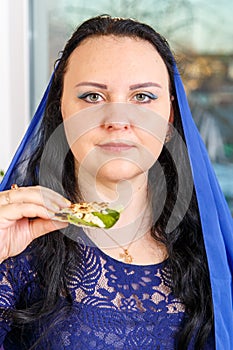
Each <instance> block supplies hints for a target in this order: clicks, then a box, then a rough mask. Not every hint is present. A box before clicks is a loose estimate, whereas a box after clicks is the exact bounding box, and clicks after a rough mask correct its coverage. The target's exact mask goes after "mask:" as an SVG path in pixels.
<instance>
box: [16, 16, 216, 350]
mask: <svg viewBox="0 0 233 350" xmlns="http://www.w3.org/2000/svg"><path fill="white" fill-rule="evenodd" d="M103 35H114V36H127V37H132V38H140V39H142V40H146V41H148V42H150V43H151V44H152V45H153V46H154V47H155V49H156V50H157V52H158V53H159V54H160V56H161V57H162V59H163V61H164V63H165V65H166V67H167V70H168V73H169V78H170V89H171V95H173V96H174V101H173V108H174V114H175V121H174V127H175V129H176V131H177V134H178V135H179V137H181V138H182V140H183V142H185V140H184V135H183V129H182V122H181V117H180V113H179V107H178V104H177V99H176V92H175V87H174V57H173V55H172V53H171V50H170V48H169V45H168V43H167V41H166V40H165V38H163V37H162V36H161V35H160V34H158V33H157V32H156V31H154V30H153V29H152V28H151V27H149V26H148V25H146V24H142V23H139V22H137V21H134V20H132V19H119V18H111V17H110V16H105V15H104V16H98V17H95V18H92V19H90V20H87V21H86V22H84V23H83V24H82V25H81V26H79V27H78V29H77V30H76V31H75V32H74V34H73V35H72V37H71V38H70V40H69V41H68V42H67V44H66V46H65V48H64V51H63V52H62V56H61V58H60V59H59V60H58V61H57V64H56V69H55V73H54V77H53V80H52V83H51V88H50V92H49V96H48V101H47V106H46V110H45V114H44V118H43V121H42V124H41V128H40V131H39V132H38V147H37V149H36V151H35V152H34V154H33V156H32V157H31V159H30V161H29V164H28V173H27V176H26V179H30V184H34V185H36V184H40V185H43V186H47V187H50V188H52V189H54V190H56V191H58V192H60V193H62V194H64V195H65V196H66V197H68V198H69V199H70V200H72V201H75V200H77V199H78V198H80V195H79V191H78V186H77V183H76V180H75V174H74V159H73V155H72V153H71V152H70V151H69V147H68V144H67V141H66V138H65V134H64V130H63V127H62V115H61V111H60V101H61V96H62V91H63V78H64V74H65V72H66V69H67V65H68V61H69V57H70V55H71V53H72V52H73V50H74V49H75V48H76V47H77V46H78V45H79V44H80V43H81V42H82V41H83V40H85V39H86V38H89V37H91V36H92V37H94V36H103ZM57 128H58V129H59V128H60V129H59V134H58V138H56V140H57V142H55V143H54V144H52V147H51V150H52V151H51V152H48V154H46V156H45V157H43V152H44V149H45V147H46V145H47V143H48V140H49V139H50V136H51V135H52V134H53V132H54V130H56V129H57ZM58 141H59V142H58ZM169 147H170V148H169ZM169 147H163V150H162V152H161V155H160V157H159V159H158V162H156V164H155V165H154V166H153V167H152V168H151V169H150V172H149V184H148V186H149V190H150V193H151V198H152V205H153V209H154V212H155V213H157V212H159V210H160V208H159V204H160V205H161V203H158V202H159V201H158V198H160V196H162V195H163V193H165V192H164V191H166V198H165V200H164V206H163V210H162V212H161V213H160V214H159V216H158V217H157V216H156V215H155V222H154V223H153V227H152V235H153V237H154V238H155V239H156V240H160V241H162V242H163V243H164V244H165V245H166V247H167V250H168V254H169V259H168V264H169V267H170V270H171V275H172V290H173V292H174V295H175V296H176V297H178V298H179V299H180V300H181V301H182V302H183V303H184V305H185V308H186V312H187V316H188V317H187V320H186V322H185V323H184V325H183V327H182V329H181V331H180V333H179V334H178V336H177V344H178V345H177V349H180V350H181V349H182V350H184V349H187V347H188V344H189V343H190V341H191V339H192V338H194V342H195V349H198V350H200V349H201V348H202V347H203V346H204V344H205V343H206V341H207V338H208V336H209V335H210V333H211V332H212V331H213V306H212V296H211V287H210V279H209V272H208V264H207V258H206V252H205V247H204V242H203V236H202V229H201V224H200V218H199V211H198V206H197V200H196V195H195V189H194V188H193V189H192V196H191V200H190V202H189V203H188V205H187V203H184V202H183V199H182V198H180V199H177V198H178V196H177V193H178V190H179V176H183V177H184V179H185V178H187V179H189V180H190V178H192V176H191V171H190V164H189V159H188V155H187V153H186V152H185V151H184V147H181V146H180V143H179V142H177V137H176V136H174V138H173V140H172V141H171V143H170V145H169ZM172 147H173V149H174V148H175V149H176V152H178V154H179V155H180V157H179V158H180V160H179V164H177V163H176V164H175V162H174V160H173V159H172V152H171V149H172ZM42 157H43V167H42ZM158 164H159V167H158V166H157V165H158ZM62 165H63V167H62ZM161 167H162V169H163V173H164V176H163V177H161V176H160V173H161V171H160V169H161ZM42 168H43V169H42ZM41 174H42V175H43V176H42V175H41ZM55 174H56V175H55ZM187 174H190V176H187ZM28 184H29V182H28V180H25V185H28ZM186 185H187V187H189V188H190V186H191V188H192V186H193V185H192V182H191V183H190V182H189V181H188V180H187V183H186ZM74 189H76V192H75V190H74ZM177 200H179V201H180V202H179V203H178V205H179V206H180V208H181V209H182V208H184V207H185V213H184V215H182V216H181V217H178V224H177V225H176V227H175V228H173V229H172V230H171V231H168V230H167V225H168V222H169V219H170V217H171V215H172V213H173V209H174V208H175V206H177ZM32 246H33V249H34V250H35V254H34V255H35V256H39V259H38V261H37V270H38V276H39V277H40V283H41V285H43V290H44V295H43V298H42V299H41V301H40V302H39V303H37V304H33V305H32V306H31V308H30V309H28V308H25V309H24V310H15V311H14V312H13V313H12V317H13V320H14V323H15V324H25V323H29V322H31V321H32V320H35V319H40V318H41V317H42V316H43V315H48V314H50V315H51V314H52V315H53V314H54V315H55V313H56V310H57V300H58V299H59V295H61V294H62V295H66V298H67V301H68V305H70V306H72V299H71V297H70V294H69V290H68V287H67V280H66V275H67V273H66V272H67V271H69V268H70V266H72V265H73V264H77V263H79V254H78V248H77V244H76V243H75V242H74V241H72V240H71V239H69V238H68V237H66V236H65V235H61V234H59V232H56V231H55V232H53V233H51V234H49V235H45V236H43V237H41V238H38V239H37V240H35V241H34V242H33V244H32ZM36 252H37V253H36ZM36 254H37V255H36Z"/></svg>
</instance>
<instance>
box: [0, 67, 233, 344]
mask: <svg viewBox="0 0 233 350" xmlns="http://www.w3.org/2000/svg"><path fill="white" fill-rule="evenodd" d="M174 79H175V87H176V94H177V98H178V105H179V109H180V114H181V119H182V124H183V129H184V134H185V139H186V143H187V148H188V154H189V158H190V163H191V169H192V174H193V181H194V186H195V190H196V195H197V200H198V206H199V212H200V218H201V223H202V230H203V236H204V243H205V248H206V253H207V258H208V264H209V271H210V280H211V286H212V295H213V304H214V316H215V340H216V349H217V350H232V349H233V300H232V294H233V290H232V269H233V222H232V217H231V214H230V211H229V209H228V206H227V204H226V201H225V198H224V196H223V194H222V192H221V190H220V187H219V185H218V182H217V179H216V176H215V174H214V172H213V169H212V166H211V164H210V161H209V158H208V155H207V152H206V149H205V146H204V144H203V142H202V139H201V137H200V135H199V132H198V130H197V128H196V126H195V124H194V121H193V119H192V115H191V112H190V109H189V105H188V102H187V98H186V94H185V91H184V88H183V84H182V81H181V78H180V75H179V73H178V70H177V68H176V67H175V77H174ZM51 80H52V78H51ZM51 80H50V83H51ZM50 83H49V85H48V87H47V89H46V91H45V94H44V96H43V98H42V100H41V102H40V105H39V107H38V109H37V111H36V113H35V116H34V118H33V119H32V121H31V124H30V126H29V128H28V130H27V132H26V134H25V136H24V138H23V140H22V142H21V144H20V146H19V148H18V150H17V152H16V154H15V156H14V158H13V160H12V162H11V164H10V166H9V169H8V170H7V172H6V174H5V176H4V178H3V181H2V183H1V184H0V190H1V191H3V190H5V189H9V188H10V187H11V184H12V183H17V180H18V177H19V176H20V174H22V173H23V172H24V171H25V169H24V167H25V165H24V163H27V162H25V160H26V159H28V158H29V157H30V155H31V154H32V152H33V150H34V147H35V145H36V138H37V133H38V130H39V126H40V123H41V120H42V116H43V113H44V110H45V106H46V101H47V96H48V92H49V89H50Z"/></svg>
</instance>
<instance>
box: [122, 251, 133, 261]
mask: <svg viewBox="0 0 233 350" xmlns="http://www.w3.org/2000/svg"><path fill="white" fill-rule="evenodd" d="M119 257H120V259H123V260H124V262H125V263H128V264H131V263H132V261H133V257H132V255H130V254H129V252H128V250H127V249H124V253H120V254H119Z"/></svg>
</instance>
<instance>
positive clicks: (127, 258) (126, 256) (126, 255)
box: [105, 230, 138, 264]
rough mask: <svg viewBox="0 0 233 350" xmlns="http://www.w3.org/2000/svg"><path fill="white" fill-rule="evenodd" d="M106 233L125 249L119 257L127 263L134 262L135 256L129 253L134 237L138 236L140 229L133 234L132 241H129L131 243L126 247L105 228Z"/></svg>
mask: <svg viewBox="0 0 233 350" xmlns="http://www.w3.org/2000/svg"><path fill="white" fill-rule="evenodd" d="M105 234H106V235H107V236H108V237H109V238H110V239H111V240H112V241H113V242H114V243H116V244H117V245H118V247H119V248H121V249H122V250H123V252H124V253H119V259H120V260H123V261H124V262H125V263H127V264H132V262H133V256H132V255H131V254H130V253H129V248H130V246H131V245H132V243H133V242H134V239H135V237H136V236H137V234H138V230H137V232H136V233H135V235H134V236H133V238H132V240H131V242H130V243H129V245H128V246H127V247H126V248H124V247H122V245H120V244H119V243H118V242H117V241H116V240H115V239H114V238H113V237H111V236H110V235H109V234H108V233H107V232H106V230H105Z"/></svg>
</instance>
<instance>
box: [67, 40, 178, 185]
mask: <svg viewBox="0 0 233 350" xmlns="http://www.w3.org/2000/svg"><path fill="white" fill-rule="evenodd" d="M61 110H62V116H63V120H64V123H65V130H66V134H67V138H68V142H69V144H70V147H71V150H72V152H73V154H74V157H75V160H76V169H79V167H80V165H83V166H84V167H86V168H87V169H88V171H89V172H90V173H93V175H95V176H96V178H97V179H99V180H101V181H105V182H106V181H110V182H118V181H120V180H123V179H127V180H133V179H136V178H137V177H138V176H140V175H142V174H145V173H147V171H148V169H149V168H150V167H151V166H152V164H153V163H154V162H155V161H156V160H157V158H158V156H159V154H160V152H161V150H162V147H163V138H164V136H165V132H166V127H165V129H164V125H165V126H166V124H167V122H168V121H169V120H170V121H172V107H171V98H170V92H169V78H168V72H167V69H166V66H165V64H164V62H163V60H162V59H161V57H160V55H159V54H158V53H157V51H156V50H155V48H154V47H153V46H152V45H151V44H150V43H149V42H147V41H144V40H140V39H134V38H129V37H114V36H99V37H91V38H88V39H86V40H85V41H84V42H82V43H81V44H80V45H79V46H78V47H77V48H76V49H75V50H74V51H73V53H72V54H71V56H70V58H69V62H68V66H67V70H66V73H65V75H64V86H63V94H62V99H61ZM161 130H162V132H161ZM161 133H162V134H163V135H162V136H161ZM158 135H159V136H158Z"/></svg>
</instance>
